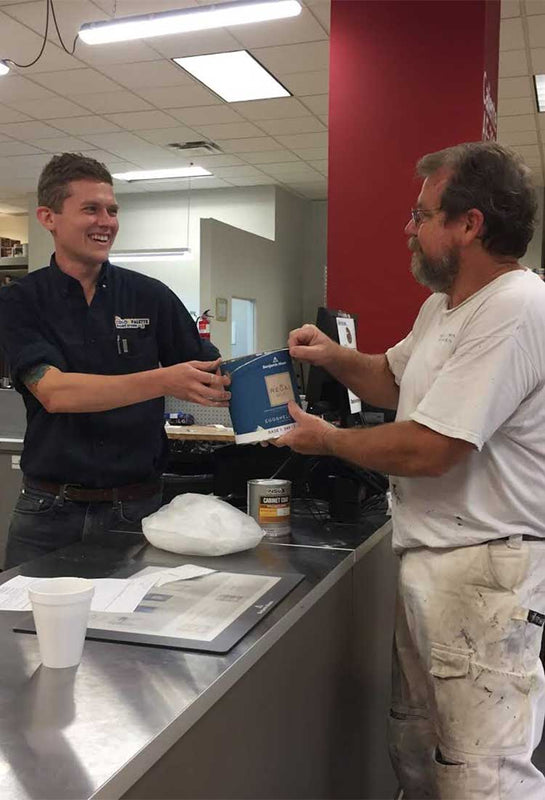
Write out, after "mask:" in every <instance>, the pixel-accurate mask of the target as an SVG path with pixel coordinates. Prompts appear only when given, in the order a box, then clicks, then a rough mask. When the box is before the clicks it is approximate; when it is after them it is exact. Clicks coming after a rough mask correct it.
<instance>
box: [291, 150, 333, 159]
mask: <svg viewBox="0 0 545 800" xmlns="http://www.w3.org/2000/svg"><path fill="white" fill-rule="evenodd" d="M293 151H294V153H297V155H298V156H299V158H302V159H303V160H304V161H323V160H324V159H327V156H328V150H327V147H296V148H293Z"/></svg>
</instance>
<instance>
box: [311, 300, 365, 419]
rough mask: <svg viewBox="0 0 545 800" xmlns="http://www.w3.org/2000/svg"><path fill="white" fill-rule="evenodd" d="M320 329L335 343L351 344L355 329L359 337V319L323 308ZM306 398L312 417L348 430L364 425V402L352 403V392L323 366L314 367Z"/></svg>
mask: <svg viewBox="0 0 545 800" xmlns="http://www.w3.org/2000/svg"><path fill="white" fill-rule="evenodd" d="M348 320H350V322H348ZM316 326H317V327H318V328H319V329H320V330H321V331H323V332H324V333H325V334H326V335H327V336H329V338H330V339H333V341H335V342H338V343H339V344H346V343H347V342H348V343H349V344H351V343H352V342H351V339H352V337H353V334H352V330H353V331H354V335H355V332H356V328H357V316H356V315H355V314H350V313H348V312H347V311H340V310H338V309H332V308H325V306H320V307H319V308H318V314H317V316H316ZM340 331H342V336H343V341H341V334H340ZM305 395H306V400H307V404H308V409H307V410H308V411H309V412H310V413H311V414H319V415H320V416H323V417H325V419H328V420H330V421H332V422H334V421H335V422H339V423H340V424H341V425H342V426H343V427H344V428H350V427H353V426H354V425H361V424H362V418H361V401H357V398H355V397H354V396H353V395H352V401H351V398H350V394H349V391H348V389H347V388H346V387H345V386H343V385H342V383H339V381H337V380H336V379H335V378H334V377H333V376H332V375H330V373H329V372H328V371H327V370H326V369H324V368H323V367H316V366H314V365H311V366H310V368H309V371H308V378H307V385H306V391H305Z"/></svg>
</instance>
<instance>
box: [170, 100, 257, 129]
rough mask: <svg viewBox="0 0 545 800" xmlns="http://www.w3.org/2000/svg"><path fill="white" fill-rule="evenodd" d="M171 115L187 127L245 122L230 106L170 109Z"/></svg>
mask: <svg viewBox="0 0 545 800" xmlns="http://www.w3.org/2000/svg"><path fill="white" fill-rule="evenodd" d="M168 113H169V114H171V115H172V116H173V117H175V118H176V119H179V120H180V122H183V123H184V124H185V125H189V126H191V125H214V124H219V125H221V124H226V123H228V122H244V118H243V117H241V116H240V114H237V112H236V111H233V109H232V108H230V107H229V106H228V105H226V104H225V105H217V106H197V107H196V108H192V107H191V106H190V107H189V108H169V110H168Z"/></svg>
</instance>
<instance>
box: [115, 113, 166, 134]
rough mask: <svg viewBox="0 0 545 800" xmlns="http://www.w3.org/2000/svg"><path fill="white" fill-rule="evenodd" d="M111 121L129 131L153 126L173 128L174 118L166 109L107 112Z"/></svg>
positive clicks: (148, 128)
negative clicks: (120, 112)
mask: <svg viewBox="0 0 545 800" xmlns="http://www.w3.org/2000/svg"><path fill="white" fill-rule="evenodd" d="M106 118H107V119H109V120H110V122H113V123H115V125H119V127H120V128H126V129H127V130H129V131H139V130H150V129H152V128H172V125H173V123H174V120H173V119H172V117H171V116H169V115H168V114H165V113H164V111H133V112H127V113H125V114H106Z"/></svg>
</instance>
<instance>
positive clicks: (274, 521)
mask: <svg viewBox="0 0 545 800" xmlns="http://www.w3.org/2000/svg"><path fill="white" fill-rule="evenodd" d="M290 500H291V481H283V480H279V479H276V478H256V479H255V480H251V481H248V514H249V515H250V516H251V517H253V518H254V519H255V521H256V522H257V524H258V525H259V526H260V528H262V530H263V531H264V532H265V539H280V538H282V537H283V536H289V534H290V533H291V507H290Z"/></svg>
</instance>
